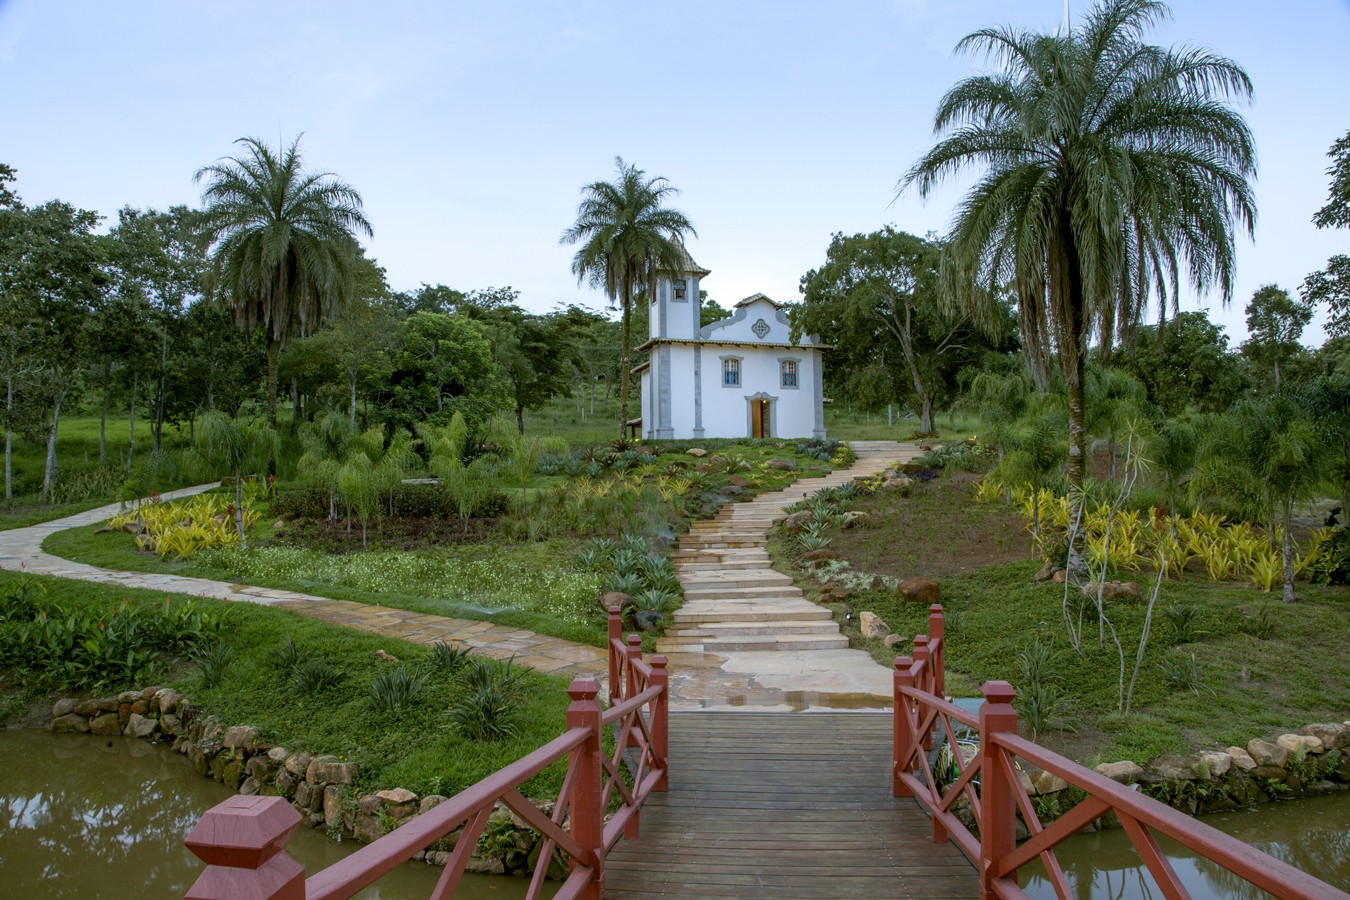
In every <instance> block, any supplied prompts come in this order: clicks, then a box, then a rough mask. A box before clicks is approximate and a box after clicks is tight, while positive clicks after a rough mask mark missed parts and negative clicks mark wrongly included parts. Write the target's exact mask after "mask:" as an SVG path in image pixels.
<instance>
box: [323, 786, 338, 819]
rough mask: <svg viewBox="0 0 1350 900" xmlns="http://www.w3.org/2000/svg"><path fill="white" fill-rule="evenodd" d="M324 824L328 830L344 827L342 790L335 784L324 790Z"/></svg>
mask: <svg viewBox="0 0 1350 900" xmlns="http://www.w3.org/2000/svg"><path fill="white" fill-rule="evenodd" d="M323 824H324V827H326V828H339V827H341V825H342V788H340V787H338V786H337V785H335V784H330V785H328V787H326V788H324V789H323Z"/></svg>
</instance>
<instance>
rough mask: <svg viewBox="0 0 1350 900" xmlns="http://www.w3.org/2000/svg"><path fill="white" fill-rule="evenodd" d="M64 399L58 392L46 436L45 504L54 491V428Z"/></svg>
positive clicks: (63, 391) (43, 478) (63, 395)
mask: <svg viewBox="0 0 1350 900" xmlns="http://www.w3.org/2000/svg"><path fill="white" fill-rule="evenodd" d="M65 399H66V392H65V390H64V389H62V390H59V391H58V392H57V394H56V398H55V402H54V403H53V404H52V430H51V431H50V432H48V434H47V466H46V471H45V472H44V473H43V476H42V499H43V501H44V502H46V503H51V502H52V492H53V491H54V490H55V489H56V428H57V426H58V425H59V424H60V422H61V401H63V400H65Z"/></svg>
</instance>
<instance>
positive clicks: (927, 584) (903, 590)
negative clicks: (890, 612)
mask: <svg viewBox="0 0 1350 900" xmlns="http://www.w3.org/2000/svg"><path fill="white" fill-rule="evenodd" d="M895 590H896V592H897V593H899V594H900V596H901V597H903V598H904V599H905V602H907V603H937V602H938V601H939V600H941V599H942V588H940V587H939V586H938V583H937V582H936V581H932V580H931V579H928V578H910V579H909V580H907V581H902V582H900V584H899V585H897V586H896V588H895Z"/></svg>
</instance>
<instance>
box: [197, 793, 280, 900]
mask: <svg viewBox="0 0 1350 900" xmlns="http://www.w3.org/2000/svg"><path fill="white" fill-rule="evenodd" d="M299 824H300V814H299V813H298V812H296V811H295V809H294V808H292V807H291V805H290V804H289V803H287V802H286V801H285V800H283V799H282V798H281V797H244V796H238V797H230V798H229V799H228V800H225V801H223V802H221V803H217V804H216V805H215V806H213V807H211V808H210V809H208V810H207V811H206V812H205V813H203V814H202V817H201V818H200V819H198V820H197V824H196V825H193V826H192V830H191V831H190V832H188V836H187V837H186V838H184V839H183V843H184V844H186V845H187V848H188V849H189V850H191V851H192V852H193V854H195V855H196V856H197V858H198V859H200V860H201V861H202V862H204V863H206V871H204V872H202V874H201V875H200V876H199V877H198V878H197V880H196V882H195V883H194V884H193V885H192V887H190V888H188V892H187V895H186V896H187V898H188V900H233V898H236V897H247V898H248V900H305V867H304V866H302V865H300V863H298V862H296V861H295V860H294V859H292V858H291V856H290V854H288V853H287V852H286V841H287V840H289V839H290V836H291V833H292V832H294V831H295V827H296V826H297V825H299Z"/></svg>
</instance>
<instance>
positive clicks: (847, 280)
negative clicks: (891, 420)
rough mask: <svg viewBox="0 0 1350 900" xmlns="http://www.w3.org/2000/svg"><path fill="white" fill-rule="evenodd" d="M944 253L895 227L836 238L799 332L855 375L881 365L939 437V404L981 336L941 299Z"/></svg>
mask: <svg viewBox="0 0 1350 900" xmlns="http://www.w3.org/2000/svg"><path fill="white" fill-rule="evenodd" d="M941 255H942V253H941V248H940V247H939V246H938V245H936V244H934V243H933V242H931V241H927V240H924V239H923V238H920V237H915V236H914V235H912V234H907V233H906V232H903V231H896V230H895V229H894V228H891V227H890V226H887V227H885V228H882V229H881V230H880V231H875V232H873V233H871V234H855V235H851V236H849V237H845V236H844V235H843V234H835V235H834V238H833V239H832V240H831V241H830V248H829V250H828V251H827V253H826V261H825V265H823V266H821V267H820V268H819V269H812V270H811V271H809V272H807V273H806V274H805V275H804V276H802V284H801V289H802V295H803V298H802V303H801V305H800V306H798V307H796V308H795V309H794V310H793V315H792V327H793V331H794V333H801V332H807V333H810V334H818V335H820V336H821V338H822V339H823V340H824V341H825V342H826V343H828V344H833V345H834V346H835V347H836V348H838V349H837V350H836V352H837V353H842V354H843V355H844V357H845V359H846V360H847V362H846V363H845V365H846V366H848V367H849V368H855V369H865V368H866V367H867V365H868V363H869V362H872V361H876V362H877V363H879V364H880V365H881V366H882V367H884V368H885V369H886V370H887V371H888V373H889V374H890V381H891V383H892V384H893V385H894V386H895V387H896V389H897V390H898V394H899V397H900V398H902V399H904V400H905V401H906V402H908V403H909V404H910V405H911V406H912V407H913V409H914V413H915V414H916V415H917V416H918V417H919V430H920V431H921V432H923V433H924V434H930V433H932V431H933V410H934V407H935V405H936V404H937V403H938V402H940V401H942V400H944V399H946V398H947V397H948V396H950V394H951V393H952V392H953V390H954V389H955V387H956V384H955V379H956V373H957V371H959V369H960V367H961V365H962V363H963V362H964V361H965V359H966V351H967V350H968V349H970V346H971V344H970V342H971V339H972V337H973V336H974V329H973V328H971V327H970V320H969V318H968V317H967V316H966V315H965V313H964V312H963V311H961V310H960V309H954V308H952V307H951V306H949V305H947V304H945V303H943V302H942V299H941V298H940V297H939V296H938V268H939V265H940V261H941Z"/></svg>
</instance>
